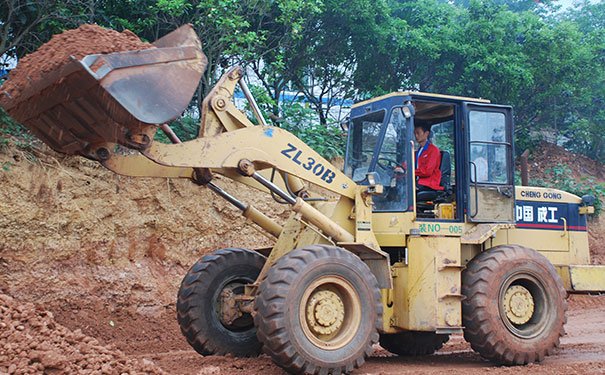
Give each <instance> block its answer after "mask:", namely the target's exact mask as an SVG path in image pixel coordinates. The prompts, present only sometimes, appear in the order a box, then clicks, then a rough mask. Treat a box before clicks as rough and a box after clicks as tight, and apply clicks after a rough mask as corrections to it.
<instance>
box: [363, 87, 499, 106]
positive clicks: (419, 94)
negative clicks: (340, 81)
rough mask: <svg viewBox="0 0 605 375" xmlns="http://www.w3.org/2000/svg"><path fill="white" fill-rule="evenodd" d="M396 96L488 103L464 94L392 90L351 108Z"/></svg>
mask: <svg viewBox="0 0 605 375" xmlns="http://www.w3.org/2000/svg"><path fill="white" fill-rule="evenodd" d="M397 97H401V98H404V97H412V99H433V100H435V99H436V100H440V99H441V100H448V101H458V102H474V103H490V101H489V100H487V99H480V98H469V97H465V96H454V95H442V94H433V93H429V92H421V91H398V92H392V93H390V94H386V95H382V96H378V97H376V98H372V99H368V100H364V101H362V102H359V103H355V104H353V106H352V107H351V109H355V108H358V107H361V106H367V105H368V104H373V103H376V102H379V101H382V100H385V99H390V98H395V99H396V98H397Z"/></svg>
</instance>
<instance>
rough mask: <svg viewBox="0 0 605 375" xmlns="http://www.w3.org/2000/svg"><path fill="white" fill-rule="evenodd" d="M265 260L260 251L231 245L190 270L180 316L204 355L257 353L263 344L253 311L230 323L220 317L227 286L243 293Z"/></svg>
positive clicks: (185, 332)
mask: <svg viewBox="0 0 605 375" xmlns="http://www.w3.org/2000/svg"><path fill="white" fill-rule="evenodd" d="M264 263H265V257H263V256H262V255H260V254H258V253H257V252H254V251H250V250H246V249H237V248H228V249H221V250H217V251H215V252H214V253H212V254H209V255H205V256H203V257H202V258H201V259H200V260H198V261H197V262H196V263H195V264H194V265H193V266H192V267H191V269H189V272H187V275H185V277H184V278H183V281H182V283H181V287H180V289H179V292H178V299H177V304H176V309H177V319H178V322H179V326H180V327H181V332H182V333H183V335H184V336H185V338H186V339H187V342H188V343H189V345H191V346H192V347H193V349H195V351H197V352H198V353H200V354H202V355H212V354H216V355H225V354H228V353H229V354H232V355H234V356H236V357H250V356H257V355H258V354H259V353H260V351H261V344H260V343H259V342H258V339H257V338H256V328H255V327H254V322H253V319H252V317H251V316H250V314H243V315H242V316H241V317H239V318H238V319H236V320H235V321H233V322H232V323H231V324H225V323H223V322H222V321H221V318H220V314H219V310H220V304H219V300H220V295H221V292H222V291H223V290H225V289H229V290H231V291H232V292H233V293H235V294H243V286H244V285H246V284H250V283H253V282H254V281H255V280H256V278H257V276H258V274H259V273H260V270H261V269H262V267H263V264H264Z"/></svg>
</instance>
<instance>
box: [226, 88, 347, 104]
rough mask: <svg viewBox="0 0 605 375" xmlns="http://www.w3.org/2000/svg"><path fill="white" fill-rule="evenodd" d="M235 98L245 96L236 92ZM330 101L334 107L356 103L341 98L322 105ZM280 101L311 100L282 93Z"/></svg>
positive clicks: (325, 101) (323, 99)
mask: <svg viewBox="0 0 605 375" xmlns="http://www.w3.org/2000/svg"><path fill="white" fill-rule="evenodd" d="M233 96H235V97H236V98H237V99H243V98H244V94H243V93H242V92H241V91H236V92H235V94H234V95H233ZM330 99H331V100H332V105H337V106H343V107H350V106H352V105H353V103H354V102H353V100H351V99H341V98H322V103H324V104H327V103H328V101H329V100H330ZM280 100H287V101H294V102H299V103H309V100H307V98H306V97H305V96H304V95H302V94H289V93H282V94H281V95H280Z"/></svg>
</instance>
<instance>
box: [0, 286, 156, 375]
mask: <svg viewBox="0 0 605 375" xmlns="http://www.w3.org/2000/svg"><path fill="white" fill-rule="evenodd" d="M0 328H1V329H0V373H2V374H13V373H16V372H17V370H18V372H19V373H30V372H39V373H45V374H46V373H76V372H77V373H80V374H92V373H103V374H110V373H112V374H124V373H126V374H129V373H145V374H163V373H164V372H163V371H162V370H161V369H160V368H159V367H158V366H156V365H155V364H154V363H153V362H151V361H149V360H143V361H138V360H136V359H132V358H128V357H127V356H126V355H125V354H124V353H122V352H121V351H119V350H117V349H115V347H113V346H111V345H102V344H100V343H99V341H97V340H96V339H94V338H92V337H89V336H86V335H85V334H83V333H82V332H81V331H80V330H76V331H71V330H69V329H67V328H66V327H64V326H62V325H60V324H58V323H57V322H55V320H54V317H53V314H52V313H51V312H49V311H45V310H43V309H40V308H36V307H35V306H34V305H33V304H31V303H25V304H23V303H19V302H17V301H15V300H14V299H13V298H11V297H9V296H8V295H6V294H1V293H0Z"/></svg>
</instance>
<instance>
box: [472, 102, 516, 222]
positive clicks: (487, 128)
mask: <svg viewBox="0 0 605 375" xmlns="http://www.w3.org/2000/svg"><path fill="white" fill-rule="evenodd" d="M463 108H464V111H463V116H464V118H465V125H466V126H465V136H466V141H467V142H466V150H465V151H466V152H465V156H466V163H465V165H466V171H465V176H466V178H465V179H466V182H467V184H468V185H467V186H468V187H467V190H466V191H467V194H466V196H467V204H466V210H467V212H466V217H467V219H468V220H469V221H471V222H491V223H514V208H515V190H514V174H513V170H514V162H513V143H512V139H513V119H512V108H511V107H509V106H498V105H487V104H471V103H464V105H463Z"/></svg>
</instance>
